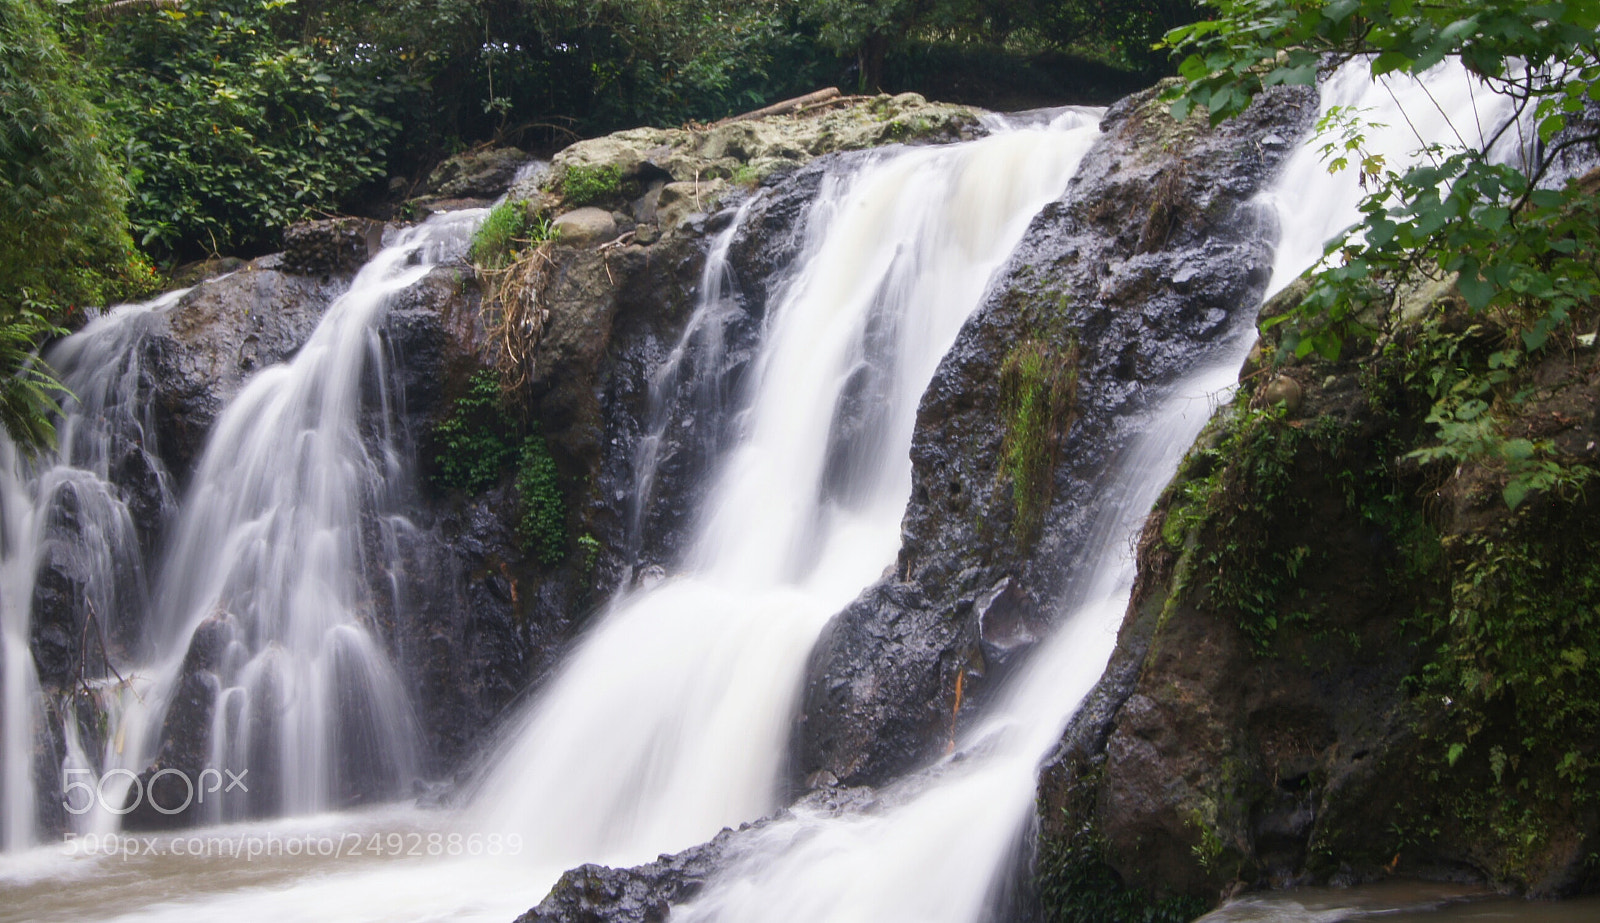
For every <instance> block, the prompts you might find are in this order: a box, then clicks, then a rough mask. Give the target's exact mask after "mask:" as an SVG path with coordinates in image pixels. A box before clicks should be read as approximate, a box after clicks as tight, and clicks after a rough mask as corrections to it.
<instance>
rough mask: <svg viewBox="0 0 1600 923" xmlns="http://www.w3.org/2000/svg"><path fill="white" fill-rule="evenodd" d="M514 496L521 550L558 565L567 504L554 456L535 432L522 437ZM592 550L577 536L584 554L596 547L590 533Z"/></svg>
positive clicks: (564, 537)
mask: <svg viewBox="0 0 1600 923" xmlns="http://www.w3.org/2000/svg"><path fill="white" fill-rule="evenodd" d="M517 496H518V499H519V501H520V502H521V504H522V513H521V516H520V518H518V520H517V541H518V542H519V543H520V544H521V545H522V548H523V550H524V551H527V552H529V553H532V554H535V555H537V556H538V558H539V561H540V563H542V564H545V565H552V564H559V563H560V562H561V559H562V558H563V557H565V556H566V545H567V505H566V501H565V500H564V499H563V497H562V495H561V484H560V479H559V476H558V475H557V473H556V462H555V459H554V458H552V457H551V455H550V446H549V445H548V444H547V443H546V442H545V441H544V437H543V436H541V435H539V434H538V433H534V434H533V435H531V436H528V437H527V438H526V439H524V440H523V443H522V451H521V454H520V457H519V458H518V461H517ZM585 538H587V539H588V541H589V542H590V543H592V544H593V549H594V551H593V552H591V551H590V546H589V545H588V544H585V543H584V541H583V539H579V544H580V545H583V546H584V549H585V552H586V553H595V552H598V550H599V543H598V542H595V541H594V538H593V537H592V536H585Z"/></svg>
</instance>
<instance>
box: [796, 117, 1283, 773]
mask: <svg viewBox="0 0 1600 923" xmlns="http://www.w3.org/2000/svg"><path fill="white" fill-rule="evenodd" d="M1312 102H1313V96H1312V94H1309V93H1305V92H1282V93H1274V94H1270V95H1269V96H1267V97H1265V98H1264V99H1263V100H1262V101H1261V102H1260V103H1258V104H1257V105H1256V106H1255V107H1254V108H1253V109H1252V110H1250V112H1248V113H1246V114H1245V115H1244V116H1243V117H1241V118H1239V119H1236V120H1234V121H1231V122H1229V123H1226V124H1224V125H1223V126H1221V127H1219V128H1218V129H1216V130H1206V129H1205V128H1204V126H1203V123H1201V122H1199V121H1190V122H1186V123H1184V124H1182V125H1179V124H1176V123H1174V122H1173V121H1172V120H1171V118H1170V117H1169V116H1168V115H1167V114H1166V109H1165V107H1164V106H1162V105H1161V104H1160V103H1159V102H1156V101H1155V99H1154V94H1153V93H1145V94H1141V95H1139V96H1135V97H1131V98H1130V99H1128V100H1124V101H1123V102H1121V103H1118V104H1117V105H1116V106H1114V107H1112V109H1111V110H1110V111H1109V112H1108V114H1107V116H1106V118H1105V120H1104V123H1103V125H1102V131H1103V135H1102V137H1101V139H1100V140H1099V141H1098V142H1097V143H1096V145H1095V147H1094V149H1093V150H1092V151H1091V152H1090V153H1089V155H1088V156H1087V157H1086V158H1085V160H1084V163H1083V166H1082V167H1081V168H1080V170H1079V172H1078V175H1077V177H1076V178H1075V179H1074V180H1073V181H1072V184H1071V186H1070V187H1069V189H1068V191H1067V193H1066V194H1065V195H1064V196H1063V197H1062V199H1061V200H1060V201H1058V202H1056V203H1054V204H1052V205H1050V206H1048V207H1046V208H1045V209H1044V211H1043V212H1042V213H1041V214H1040V215H1039V216H1038V217H1037V218H1036V219H1035V221H1034V223H1033V226H1032V227H1031V228H1030V229H1029V232H1028V234H1027V236H1026V237H1025V239H1024V241H1023V243H1022V245H1021V246H1020V247H1019V248H1018V251H1017V252H1016V253H1015V254H1014V255H1013V256H1012V258H1011V260H1010V262H1009V263H1008V264H1007V267H1006V268H1005V269H1003V270H1002V271H1001V273H1000V274H999V276H998V277H997V279H996V282H995V283H994V286H993V287H992V289H991V292H990V294H989V296H988V298H987V299H986V301H985V302H984V304H983V305H982V306H980V308H979V309H978V310H977V312H976V313H975V314H974V316H973V317H972V318H971V319H970V320H969V321H968V323H967V324H966V326H965V328H964V329H963V330H962V332H961V335H960V337H959V338H958V340H957V342H956V344H955V346H954V347H953V348H952V349H951V351H950V352H949V353H948V354H947V355H946V356H945V359H944V361H943V362H942V363H941V365H940V368H939V371H938V373H937V374H936V375H935V377H934V379H933V382H932V384H931V385H930V386H929V388H928V391H927V392H926V394H925V395H924V397H923V400H922V404H921V407H920V408H919V411H918V419H917V429H916V435H915V438H914V442H913V445H912V450H911V451H912V463H913V479H914V480H913V493H912V499H911V503H910V505H909V507H908V509H907V511H906V517H905V520H904V523H903V542H904V543H903V545H902V548H901V552H900V557H899V560H898V562H897V564H896V565H895V569H894V572H893V573H892V574H891V575H888V576H886V578H885V579H884V580H883V581H881V582H880V583H878V584H877V585H876V586H874V587H872V588H870V589H869V590H867V591H866V592H865V593H864V594H863V595H862V597H861V598H860V599H858V600H857V601H856V602H855V603H853V604H852V605H851V606H850V607H849V608H848V609H846V610H845V612H843V613H842V614H841V615H840V616H839V617H838V618H836V619H835V620H834V621H833V623H832V624H831V625H830V626H829V627H828V629H827V630H826V632H825V633H824V635H823V637H822V639H821V641H820V643H819V644H818V646H817V648H816V651H815V653H814V654H813V658H812V663H811V667H810V670H809V673H808V679H807V684H806V691H805V699H804V707H803V712H802V715H801V719H800V723H799V726H798V728H797V731H796V740H795V751H796V755H797V759H796V766H795V772H796V779H797V780H798V779H801V778H804V777H806V776H808V775H811V774H814V773H817V772H820V771H826V772H830V773H832V774H833V775H834V776H836V777H837V778H838V779H840V780H841V781H842V782H844V783H845V784H878V783H881V782H883V781H885V780H887V779H890V778H892V777H894V776H896V775H898V774H900V773H902V772H904V771H906V770H907V769H909V768H911V767H913V766H915V765H917V764H918V763H921V762H924V761H927V760H929V759H931V758H933V757H934V756H936V755H937V754H938V753H939V752H940V751H941V749H942V748H943V747H944V746H945V745H946V742H947V741H948V740H949V739H950V736H951V735H952V733H954V731H955V729H956V728H957V727H959V723H960V719H961V718H962V717H964V716H965V715H967V714H969V713H970V712H971V711H972V709H973V707H974V706H976V705H978V704H981V703H982V702H983V701H984V700H985V697H986V695H987V694H988V692H989V691H990V690H992V689H993V688H994V687H995V685H996V682H997V680H998V679H999V678H1001V677H1002V676H1003V675H1005V674H1006V672H1007V671H1008V669H1009V668H1010V666H1011V665H1012V664H1014V663H1015V662H1017V660H1019V659H1020V657H1019V656H1018V655H1020V654H1021V653H1023V652H1025V651H1026V650H1027V649H1028V648H1029V647H1030V645H1031V641H1032V639H1034V638H1037V637H1040V636H1042V635H1043V634H1044V632H1045V629H1046V628H1047V627H1048V625H1049V623H1050V622H1051V621H1052V618H1053V616H1054V613H1055V612H1056V611H1057V609H1056V607H1057V606H1058V605H1059V602H1058V601H1059V600H1061V599H1062V598H1063V595H1064V590H1065V588H1064V587H1062V586H1060V585H1059V580H1060V576H1061V575H1062V573H1063V571H1064V570H1065V567H1064V565H1065V563H1066V562H1067V561H1068V559H1069V557H1070V555H1071V554H1072V553H1073V549H1076V548H1079V547H1080V546H1081V545H1082V542H1081V538H1082V537H1083V535H1084V534H1085V530H1086V529H1087V528H1088V526H1089V522H1090V511H1091V510H1092V503H1091V500H1092V498H1093V496H1094V485H1095V481H1096V478H1097V476H1098V475H1099V473H1100V472H1102V471H1103V470H1105V466H1106V463H1107V461H1108V460H1109V459H1110V458H1111V457H1112V456H1113V455H1114V454H1115V453H1116V451H1117V450H1118V448H1119V447H1120V446H1121V445H1123V444H1125V443H1126V441H1127V439H1128V438H1129V437H1130V436H1131V435H1132V434H1133V433H1134V432H1135V431H1136V430H1137V427H1138V422H1137V421H1138V414H1139V412H1140V409H1141V408H1142V407H1143V406H1144V405H1145V402H1146V400H1147V397H1146V396H1147V395H1148V394H1150V393H1151V392H1152V391H1153V390H1155V389H1158V388H1160V387H1161V386H1162V385H1164V384H1166V383H1168V382H1171V381H1172V380H1173V379H1174V378H1175V377H1176V376H1178V375H1179V374H1180V373H1182V372H1183V371H1184V370H1186V369H1189V368H1192V367H1193V366H1194V365H1195V364H1196V363H1197V361H1198V360H1199V359H1200V358H1201V357H1203V356H1204V355H1206V354H1207V353H1208V351H1210V350H1212V349H1213V348H1214V346H1215V345H1216V344H1219V343H1222V342H1224V341H1226V340H1227V339H1228V338H1229V337H1231V336H1233V335H1235V333H1236V332H1237V331H1240V330H1243V329H1246V326H1247V325H1248V324H1249V322H1250V321H1251V320H1252V319H1253V313H1254V308H1255V304H1256V302H1257V301H1258V299H1259V298H1260V294H1261V291H1262V289H1263V287H1264V286H1265V284H1266V282H1267V280H1268V277H1269V275H1270V269H1271V265H1272V255H1271V248H1270V246H1269V245H1267V244H1266V243H1264V242H1263V241H1264V240H1267V239H1270V236H1269V234H1268V233H1267V232H1269V231H1270V230H1271V229H1270V228H1265V227H1263V226H1262V222H1263V220H1265V218H1264V216H1262V215H1260V214H1258V212H1257V210H1256V209H1255V208H1254V207H1253V206H1252V204H1251V198H1252V196H1254V195H1255V193H1256V192H1257V191H1259V190H1260V189H1261V188H1262V186H1263V185H1264V184H1265V183H1266V182H1267V181H1268V180H1269V179H1270V178H1271V176H1272V174H1273V172H1274V171H1275V170H1276V168H1277V166H1278V165H1279V164H1280V163H1281V161H1282V159H1283V157H1284V156H1285V155H1286V153H1287V146H1285V145H1270V146H1269V145H1265V144H1263V143H1262V139H1263V138H1264V137H1265V136H1267V135H1268V134H1271V133H1276V134H1278V135H1279V136H1292V137H1299V136H1300V135H1301V134H1302V133H1303V132H1304V131H1305V130H1306V129H1307V128H1309V125H1310V119H1311V117H1312V110H1313V109H1314V106H1312V105H1311V103H1312ZM1023 345H1028V346H1030V348H1038V349H1041V350H1043V351H1045V353H1046V354H1047V355H1048V356H1050V357H1051V362H1052V363H1053V364H1054V365H1056V366H1057V367H1063V366H1071V369H1070V371H1068V372H1067V375H1068V377H1069V378H1071V379H1072V382H1073V384H1072V387H1073V390H1074V393H1073V395H1072V401H1071V412H1070V414H1069V420H1070V425H1069V427H1068V430H1067V431H1066V432H1061V433H1054V434H1052V437H1051V438H1052V441H1054V443H1055V446H1054V448H1053V449H1052V453H1053V457H1054V458H1055V459H1056V460H1057V461H1056V464H1055V465H1054V468H1053V476H1052V477H1051V478H1049V480H1050V482H1051V483H1050V486H1049V489H1048V490H1047V491H1046V492H1045V493H1044V494H1043V495H1042V496H1038V497H1031V498H1022V504H1019V502H1018V498H1016V497H1014V496H1013V489H1014V485H1013V483H1012V480H1011V478H1010V476H1009V475H1008V474H1007V473H1006V472H1004V471H1003V470H1002V466H1001V447H1002V445H1003V444H1004V442H1005V439H1006V433H1007V421H1006V415H1005V413H1004V409H1003V407H1004V405H1003V403H1002V397H1001V383H1000V379H1001V374H1002V370H1003V369H1004V368H1005V366H1006V361H1007V358H1008V356H1010V355H1011V354H1012V351H1013V350H1014V349H1017V348H1019V347H1021V346H1023ZM1028 503H1032V504H1037V506H1038V508H1039V509H1040V510H1041V514H1040V523H1039V526H1038V528H1037V533H1036V534H1030V532H1031V531H1032V530H1030V529H1029V528H1027V526H1026V524H1025V523H1023V522H1019V513H1018V511H1019V508H1021V505H1023V504H1028ZM1001 587H1003V589H1002V590H1001V591H1000V593H999V594H998V595H997V594H996V589H997V588H1001ZM958 680H959V682H958Z"/></svg>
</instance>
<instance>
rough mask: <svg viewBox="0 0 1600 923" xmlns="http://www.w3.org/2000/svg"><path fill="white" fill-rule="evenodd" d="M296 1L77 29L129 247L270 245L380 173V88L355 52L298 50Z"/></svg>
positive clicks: (189, 6) (185, 8)
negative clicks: (90, 41)
mask: <svg viewBox="0 0 1600 923" xmlns="http://www.w3.org/2000/svg"><path fill="white" fill-rule="evenodd" d="M296 14H297V10H296V4H295V3H294V0H214V2H206V3H204V4H202V3H199V2H197V0H182V2H181V3H179V4H177V8H176V9H169V10H155V11H151V12H144V13H140V14H136V15H128V16H120V17H116V18H114V19H112V20H111V21H110V22H109V24H108V25H106V26H103V27H94V26H85V28H86V29H89V30H90V36H91V37H92V38H94V39H96V43H95V46H94V52H93V60H94V63H95V64H97V65H98V66H99V68H100V70H101V75H102V79H103V80H104V81H105V83H106V89H105V96H106V99H105V106H106V108H107V110H108V112H109V113H110V115H111V117H112V118H113V119H114V120H115V121H116V122H117V124H118V126H119V127H120V128H121V130H122V132H123V133H124V135H125V147H124V156H125V157H126V158H127V165H128V170H129V178H130V182H131V185H132V187H133V193H134V195H133V199H132V201H131V203H130V208H129V211H130V216H131V218H132V222H133V227H134V233H135V235H136V236H137V238H138V240H139V242H140V244H141V245H142V246H145V247H150V248H153V249H154V250H155V251H156V252H158V253H166V254H175V255H185V254H193V253H196V252H197V251H206V250H209V251H212V252H218V251H223V250H232V249H237V248H243V249H252V248H261V247H264V246H269V245H271V244H272V243H274V242H275V240H276V234H277V231H278V230H279V229H281V228H282V227H283V226H285V225H287V224H289V223H291V222H293V221H296V220H299V219H301V218H304V217H306V216H307V215H310V214H313V213H315V212H318V211H332V210H336V209H337V208H338V207H339V206H340V204H341V202H343V201H344V200H346V199H347V198H348V197H349V196H350V195H351V194H352V193H353V192H355V191H356V190H357V189H358V188H359V187H360V186H361V185H362V184H363V183H367V182H369V181H372V180H377V179H380V178H382V177H383V176H385V175H386V173H387V164H386V158H385V148H386V146H387V144H388V143H389V141H390V140H391V139H392V138H393V137H394V135H395V133H396V132H397V131H398V129H399V124H398V123H397V122H396V121H395V120H393V119H391V118H386V117H384V116H382V115H379V114H378V112H377V109H378V108H379V107H380V106H381V105H382V104H383V102H384V101H385V99H386V97H387V96H389V95H391V94H392V91H391V90H390V89H389V88H388V87H387V86H386V85H385V81H384V80H383V70H384V68H383V67H382V66H380V64H378V63H377V62H374V61H373V60H371V58H370V56H369V55H366V54H364V53H363V49H362V48H360V47H359V46H358V45H353V44H344V45H338V44H334V43H332V42H331V41H326V40H321V39H318V38H317V37H315V36H313V37H312V40H310V41H302V40H301V39H300V37H299V35H298V29H299V27H300V25H301V24H302V19H301V18H300V17H299V16H297V15H296Z"/></svg>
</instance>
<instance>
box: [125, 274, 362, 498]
mask: <svg viewBox="0 0 1600 923" xmlns="http://www.w3.org/2000/svg"><path fill="white" fill-rule="evenodd" d="M349 284H350V277H349V275H348V274H342V273H341V274H329V275H318V276H303V275H294V274H291V273H288V272H285V271H284V270H283V269H282V262H281V259H280V258H279V257H277V256H267V257H262V258H261V259H258V260H254V261H252V262H251V263H249V264H248V265H247V266H245V268H243V269H241V270H238V271H237V272H234V273H233V274H232V275H229V276H226V277H224V278H221V279H215V280H212V281H210V282H207V283H205V284H204V285H201V286H199V287H197V288H195V289H194V290H192V291H190V292H189V293H188V294H187V295H185V296H183V298H182V299H181V300H179V302H178V303H177V304H176V305H175V306H173V307H172V308H171V309H169V310H167V311H166V312H164V313H163V314H162V316H161V321H160V322H159V323H157V324H155V325H153V326H152V328H151V330H150V332H149V334H148V335H147V337H146V338H145V341H144V344H143V346H142V351H143V352H142V356H141V362H142V363H143V374H144V375H145V376H146V380H147V381H148V385H149V388H148V396H147V397H143V398H142V399H145V400H148V401H149V402H150V403H151V404H152V406H153V413H154V422H155V427H154V430H155V432H154V436H155V441H156V444H157V446H158V451H159V453H160V456H161V459H162V461H163V462H165V463H166V466H167V469H168V470H169V471H171V472H172V473H173V474H174V476H176V477H177V478H178V480H179V483H183V482H184V481H185V480H186V479H187V475H188V472H189V470H190V469H191V467H192V466H193V464H194V462H195V461H196V460H197V459H198V458H199V455H200V450H201V449H202V448H203V447H204V445H205V438H206V434H207V433H209V432H210V430H211V424H212V423H213V422H215V420H216V418H217V414H218V413H220V412H221V411H222V408H223V407H224V406H225V405H226V404H227V402H228V401H229V400H230V399H231V398H232V397H233V396H234V395H235V394H237V393H238V392H239V389H240V388H241V387H242V386H243V385H244V382H245V380H246V379H248V378H249V377H250V376H251V375H253V374H255V373H256V372H257V371H260V370H261V369H263V368H266V367H267V366H270V365H274V364H276V363H279V362H282V361H284V360H286V359H288V358H289V357H290V356H293V355H294V354H295V353H296V352H297V351H298V350H299V349H300V347H301V346H302V345H303V344H304V343H305V341H306V339H307V338H308V337H310V336H311V331H313V330H315V329H316V327H317V324H318V322H320V321H321V320H322V314H323V312H324V311H325V310H327V307H328V305H329V304H331V303H332V302H333V300H334V299H335V298H337V297H338V296H339V295H340V293H342V292H343V291H344V290H345V289H346V288H348V287H349Z"/></svg>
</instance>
